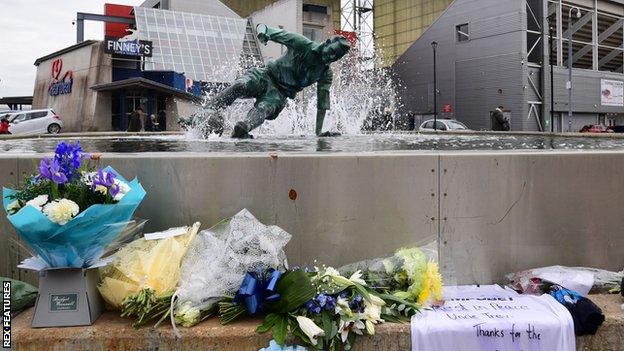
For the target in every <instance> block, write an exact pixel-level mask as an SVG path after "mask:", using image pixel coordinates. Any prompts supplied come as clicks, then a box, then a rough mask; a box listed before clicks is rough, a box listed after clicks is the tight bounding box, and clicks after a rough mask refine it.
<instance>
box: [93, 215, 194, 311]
mask: <svg viewBox="0 0 624 351" xmlns="http://www.w3.org/2000/svg"><path fill="white" fill-rule="evenodd" d="M199 226H200V224H199V222H197V223H195V224H193V226H191V227H187V228H188V230H187V232H186V234H182V235H178V236H174V237H167V238H163V239H156V240H146V239H145V238H140V239H137V240H135V241H133V242H131V243H129V244H128V245H126V246H125V247H124V248H122V249H121V250H119V251H118V252H117V253H116V254H115V257H114V259H113V262H112V263H111V264H109V265H108V266H106V267H104V268H101V269H100V276H101V278H102V282H101V284H100V286H99V287H98V289H99V290H100V294H102V297H103V298H104V300H105V301H106V302H107V303H109V304H110V305H111V306H113V307H115V308H118V309H119V308H121V305H122V302H123V300H124V299H125V298H126V297H127V296H129V295H133V294H136V293H138V292H139V291H140V290H141V289H145V288H151V289H153V290H154V291H155V293H156V294H162V293H166V292H170V291H173V290H175V288H176V285H177V284H178V279H179V277H180V264H181V263H182V258H183V257H184V255H185V254H186V251H187V249H188V247H189V245H190V243H191V242H192V241H193V239H194V238H195V235H196V234H197V232H198V231H199Z"/></svg>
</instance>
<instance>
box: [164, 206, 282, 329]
mask: <svg viewBox="0 0 624 351" xmlns="http://www.w3.org/2000/svg"><path fill="white" fill-rule="evenodd" d="M290 238H291V235H290V234H288V233H287V232H286V231H284V230H283V229H281V228H279V227H277V226H266V225H264V224H262V223H260V221H258V220H257V219H256V218H255V217H254V216H253V215H252V214H251V213H250V212H249V211H247V210H246V209H244V210H242V211H240V212H239V213H237V214H236V215H234V216H233V217H232V218H229V219H226V220H223V221H221V222H219V223H217V224H216V225H215V226H213V227H212V228H210V229H208V230H204V231H202V232H200V233H199V234H198V235H197V237H196V238H195V240H194V241H193V243H192V244H191V246H190V248H189V250H188V253H187V254H186V256H185V257H184V259H183V261H182V268H181V272H180V281H179V283H178V289H177V291H176V293H175V296H176V297H177V299H176V301H175V303H174V311H175V313H174V316H173V317H174V320H173V321H174V326H175V324H180V325H182V326H184V327H190V326H193V325H195V324H197V323H199V322H200V321H201V320H202V319H204V318H206V317H207V316H209V315H211V314H212V313H214V312H215V311H216V308H217V303H218V302H220V301H222V300H223V299H226V298H227V297H233V296H234V295H235V294H236V291H237V290H238V288H239V287H240V285H241V282H243V280H244V279H245V275H246V273H247V272H250V271H258V270H263V269H265V268H266V267H274V268H275V269H276V270H279V271H283V270H285V269H286V268H287V267H288V264H287V261H286V254H285V253H284V251H283V248H284V246H286V244H287V243H288V241H290Z"/></svg>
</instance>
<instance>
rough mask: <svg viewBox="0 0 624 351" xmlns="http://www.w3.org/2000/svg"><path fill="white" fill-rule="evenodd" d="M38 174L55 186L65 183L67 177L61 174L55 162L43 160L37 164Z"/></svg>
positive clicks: (47, 159)
mask: <svg viewBox="0 0 624 351" xmlns="http://www.w3.org/2000/svg"><path fill="white" fill-rule="evenodd" d="M39 174H40V175H41V177H43V178H45V179H49V180H51V181H53V182H54V183H56V184H65V183H67V176H66V175H65V174H64V173H63V172H62V170H61V168H60V165H59V164H58V162H56V160H51V159H49V158H44V159H43V160H41V162H40V163H39Z"/></svg>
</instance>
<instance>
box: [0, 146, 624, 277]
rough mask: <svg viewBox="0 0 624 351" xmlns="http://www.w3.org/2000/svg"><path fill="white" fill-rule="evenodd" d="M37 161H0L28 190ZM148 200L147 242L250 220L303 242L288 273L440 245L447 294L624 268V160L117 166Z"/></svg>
mask: <svg viewBox="0 0 624 351" xmlns="http://www.w3.org/2000/svg"><path fill="white" fill-rule="evenodd" d="M38 158H39V156H33V155H24V156H19V157H15V156H13V155H4V156H0V184H2V185H14V184H18V183H19V181H20V178H22V176H21V174H24V173H30V172H32V171H33V170H34V169H35V165H36V163H37V160H38ZM103 163H104V164H110V165H112V166H113V167H115V168H116V169H117V170H118V171H120V172H122V173H123V174H124V175H127V176H130V175H135V174H136V175H137V176H138V177H139V178H140V180H141V182H142V183H143V185H144V186H145V188H146V189H147V191H148V196H147V197H146V199H145V201H144V203H143V204H142V205H141V207H140V209H139V211H138V213H137V215H138V216H140V217H142V218H148V219H149V224H148V228H147V230H159V229H165V228H168V227H171V226H177V225H186V224H190V223H192V222H193V221H201V222H202V227H203V228H207V227H209V226H211V225H213V224H214V223H216V222H217V221H218V220H219V219H222V218H225V217H228V216H231V215H233V214H234V213H236V212H237V211H238V210H240V209H242V208H248V209H249V210H250V211H251V212H252V213H254V214H255V215H256V216H257V217H258V218H259V219H260V220H261V221H263V222H265V223H270V224H277V225H279V226H281V227H283V228H284V229H285V230H287V231H288V232H290V233H291V234H293V239H292V241H291V242H290V244H289V245H288V246H287V253H288V256H289V259H290V261H291V264H302V265H303V264H313V263H314V260H315V259H318V260H319V262H324V263H327V264H334V265H340V264H344V263H348V262H352V261H355V260H361V259H366V258H371V257H377V256H385V255H388V254H391V253H392V252H393V251H394V250H395V249H397V248H399V247H401V246H406V245H413V244H425V243H427V242H430V241H433V240H436V239H438V241H439V248H440V256H441V258H442V269H443V272H444V274H445V275H446V277H447V278H448V282H457V283H481V284H484V283H491V282H498V281H502V279H503V275H504V274H505V273H508V272H512V271H517V270H522V269H526V268H531V267H536V266H543V265H552V264H563V265H571V266H575V265H578V266H581V265H582V266H593V267H598V268H605V269H610V270H621V269H622V267H624V254H623V253H624V252H623V250H624V235H622V231H623V230H624V216H623V215H622V209H624V197H623V196H622V193H623V191H622V188H623V187H622V175H624V152H495V153H491V152H487V153H486V152H472V153H466V152H436V153H414V152H403V153H400V152H392V153H331V154H330V153H327V154H325V153H314V154H299V153H276V154H266V153H262V154H255V153H246V154H217V153H214V154H191V153H158V154H107V155H104V158H103ZM0 230H1V231H2V234H3V235H2V236H1V239H0V275H2V276H7V275H8V276H13V277H15V278H21V279H24V280H28V281H34V280H36V277H34V275H33V274H32V273H29V272H23V271H19V270H17V269H16V268H15V266H16V264H17V262H19V260H21V259H23V258H24V256H25V253H23V252H21V251H20V250H18V246H19V245H18V244H17V243H16V242H15V240H14V238H15V233H14V232H13V230H12V228H10V226H9V224H8V222H7V220H6V218H4V216H2V218H0Z"/></svg>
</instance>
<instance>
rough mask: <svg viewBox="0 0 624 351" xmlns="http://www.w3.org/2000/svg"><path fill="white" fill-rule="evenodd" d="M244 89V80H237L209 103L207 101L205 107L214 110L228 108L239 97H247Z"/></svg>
mask: <svg viewBox="0 0 624 351" xmlns="http://www.w3.org/2000/svg"><path fill="white" fill-rule="evenodd" d="M245 87H246V86H245V81H244V80H242V79H240V80H237V81H236V82H234V84H232V85H230V86H229V87H227V88H225V89H224V90H223V91H221V92H220V93H219V94H217V95H216V96H215V97H213V98H212V99H211V100H210V101H208V103H207V106H208V107H212V108H215V109H222V108H225V107H227V106H230V105H232V104H233V103H234V101H236V99H238V98H241V97H248V96H247V95H248V94H247V91H246V89H245Z"/></svg>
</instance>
